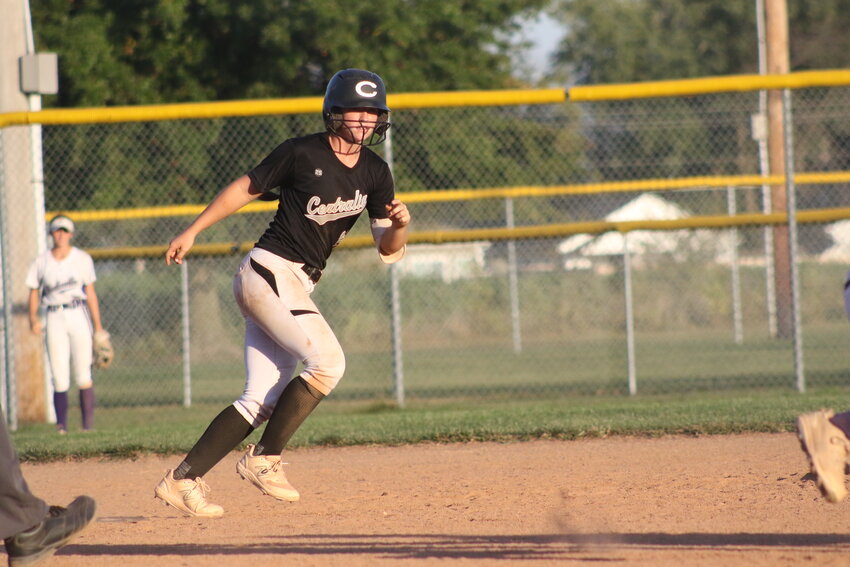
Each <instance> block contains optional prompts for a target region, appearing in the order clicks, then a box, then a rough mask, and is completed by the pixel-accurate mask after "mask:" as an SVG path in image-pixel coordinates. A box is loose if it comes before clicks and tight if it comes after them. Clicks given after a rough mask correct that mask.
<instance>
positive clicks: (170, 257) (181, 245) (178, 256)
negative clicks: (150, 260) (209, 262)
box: [165, 232, 195, 266]
mask: <svg viewBox="0 0 850 567" xmlns="http://www.w3.org/2000/svg"><path fill="white" fill-rule="evenodd" d="M194 244H195V237H194V236H193V235H192V234H191V233H187V232H184V233H182V234H180V235H179V236H178V237H177V238H175V239H174V240H172V241H171V242H170V243H169V245H168V250H167V251H166V252H165V265H166V266H170V265H171V262H174V263H175V264H182V263H183V257H184V256H186V254H187V253H188V252H189V249H190V248H192V246H193V245H194Z"/></svg>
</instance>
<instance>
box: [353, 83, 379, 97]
mask: <svg viewBox="0 0 850 567" xmlns="http://www.w3.org/2000/svg"><path fill="white" fill-rule="evenodd" d="M354 91H355V92H356V93H357V94H359V95H360V96H362V97H366V98H374V97H376V96H378V85H376V84H375V83H373V82H372V81H360V82H359V83H357V84H356V85H355V86H354Z"/></svg>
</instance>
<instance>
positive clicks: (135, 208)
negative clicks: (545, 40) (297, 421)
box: [0, 86, 850, 406]
mask: <svg viewBox="0 0 850 567" xmlns="http://www.w3.org/2000/svg"><path fill="white" fill-rule="evenodd" d="M792 98H793V121H792V126H793V141H794V146H793V165H794V169H795V172H796V174H797V184H796V187H795V191H796V193H795V197H796V205H797V207H798V209H799V210H800V211H815V210H817V211H820V212H823V211H824V210H826V211H827V212H829V214H825V215H821V216H819V217H817V216H816V217H813V219H806V218H804V216H803V215H802V213H801V216H800V225H799V234H798V236H799V238H798V241H797V243H796V246H797V248H796V250H797V255H796V256H795V260H796V264H795V267H798V268H799V301H798V302H797V304H796V307H798V308H799V312H800V317H801V322H802V325H801V327H800V329H797V330H798V331H802V335H801V336H802V343H801V344H802V350H801V351H800V352H795V340H794V339H795V337H793V336H790V335H788V334H787V333H783V332H782V329H781V325H780V329H779V330H777V328H776V326H777V323H776V317H777V311H778V312H779V313H780V316H781V312H782V309H783V305H782V302H783V301H785V300H786V299H785V298H784V296H783V289H784V286H783V285H782V282H779V284H777V279H779V278H787V277H788V274H787V273H785V272H783V271H782V270H779V272H778V276H775V275H774V272H775V271H776V270H775V262H774V258H773V248H772V247H773V246H774V245H775V244H774V238H773V237H774V234H775V231H776V227H777V226H779V227H780V229H781V228H782V227H787V224H781V223H780V224H777V221H776V220H775V219H770V218H768V217H761V216H759V214H760V213H763V212H764V211H765V210H770V207H771V203H770V198H771V187H770V186H769V185H761V184H760V183H759V182H758V179H761V178H760V177H759V176H760V175H762V174H765V175H766V172H765V170H764V164H765V163H766V157H767V156H765V152H766V145H765V144H764V142H763V140H762V139H759V137H758V136H755V137H754V135H753V134H754V132H755V133H757V130H758V129H756V130H754V129H753V125H754V124H758V123H759V122H758V120H754V118H753V117H754V116H759V115H762V114H763V112H764V98H763V93H761V92H759V91H752V92H724V93H714V94H707V95H700V96H686V97H664V98H646V99H635V100H619V101H603V102H587V103H575V102H573V103H567V102H560V103H533V104H532V103H527V102H524V101H522V100H518V101H517V103H516V104H497V105H492V106H487V105H482V104H475V105H470V106H452V105H447V106H439V105H436V104H431V105H427V106H422V107H419V108H417V107H416V106H415V103H414V102H411V103H409V104H406V105H402V106H401V107H399V105H396V106H394V111H393V115H392V121H393V127H392V129H391V130H390V131H391V133H392V137H391V144H390V145H389V146H384V147H381V148H379V149H378V151H379V152H385V157H386V158H387V159H388V161H390V162H391V165H392V168H393V171H394V175H395V179H396V185H397V189H398V193H399V194H400V196H401V197H402V198H403V199H406V200H407V201H408V204H409V206H410V208H411V210H412V213H413V216H414V224H413V227H412V230H413V239H412V240H413V243H412V244H411V245H410V246H409V249H408V253H407V256H406V258H405V259H404V260H403V261H402V262H401V263H399V264H397V265H395V266H394V267H392V268H390V267H387V266H384V265H383V264H381V263H380V262H379V261H378V259H377V257H376V253H375V251H374V248H373V247H372V246H371V245H369V244H368V241H369V237H368V228H367V223H366V222H365V221H361V222H360V223H358V227H357V229H356V231H355V233H354V234H352V235H351V236H349V238H348V241H347V242H346V243H343V246H341V247H340V248H339V249H338V250H337V251H336V252H334V255H333V257H332V258H331V260H330V262H329V266H328V269H327V270H326V272H325V274H324V276H323V277H322V281H321V283H320V284H319V285H318V287H317V289H316V291H315V293H314V299H315V301H316V303H317V304H318V305H319V307H320V308H321V309H322V312H323V314H324V315H325V317H326V318H327V319H328V321H329V322H330V324H331V325H332V327H333V328H334V329H335V330H336V332H337V334H338V337H339V339H340V342H341V344H342V345H343V348H344V350H345V351H346V355H347V361H348V364H347V374H346V377H345V378H344V379H343V380H342V382H341V383H340V386H339V387H338V388H337V390H336V391H335V392H334V396H333V398H334V399H376V400H383V399H389V400H392V399H399V400H401V399H422V398H449V397H461V396H464V397H465V396H473V397H478V398H484V397H490V398H493V397H499V396H502V397H514V398H515V397H517V396H520V395H521V396H552V395H561V394H570V393H580V394H593V393H614V394H616V393H624V394H627V393H660V392H683V391H694V390H702V389H705V390H718V389H737V388H767V387H770V388H787V389H794V388H795V387H799V384H798V382H797V379H796V376H795V362H797V363H798V364H799V363H800V361H802V360H804V361H805V367H804V368H805V376H806V384H807V385H808V386H810V387H814V386H824V385H839V384H844V382H845V380H846V375H847V372H848V370H850V356H848V354H850V326H849V325H848V322H847V320H846V317H845V314H844V310H843V307H842V286H843V283H844V274H845V272H846V270H847V268H848V264H850V227H849V226H848V225H850V221H841V220H840V219H843V218H850V209H847V207H850V190H848V188H847V182H848V180H850V173H848V170H850V112H848V109H850V88H847V87H842V86H834V87H828V88H827V87H818V88H804V89H798V90H795V91H793V95H792ZM390 105H391V107H393V100H392V98H391V99H390ZM317 108H318V107H317ZM172 111H173V109H172ZM23 129H26V127H23V126H12V127H8V128H6V129H5V130H7V131H9V130H23ZM318 129H321V119H320V116H319V113H318V111H315V112H309V113H305V114H284V115H268V116H223V117H220V118H198V119H191V120H189V119H183V120H154V119H151V120H147V121H130V122H120V121H107V122H99V123H82V124H81V123H74V124H48V125H44V126H43V176H44V177H43V186H44V208H45V209H46V210H47V211H49V212H58V211H62V212H65V213H67V214H69V215H70V216H71V217H72V218H74V220H75V221H76V222H77V226H78V233H77V235H76V236H75V241H74V243H75V245H77V246H79V247H81V248H84V249H86V250H88V251H90V252H91V253H92V254H93V255H94V256H95V258H96V269H97V275H98V280H97V284H96V287H97V290H98V296H99V298H100V304H101V310H102V313H103V319H104V324H105V326H106V327H107V329H108V330H109V331H110V332H111V334H112V337H113V342H114V345H115V348H116V351H117V358H116V361H115V363H114V364H113V366H112V367H111V368H110V369H109V370H107V371H102V372H98V373H97V374H96V377H95V380H96V385H97V390H98V399H99V403H100V404H102V405H109V406H122V405H151V404H175V403H190V402H226V401H229V400H231V399H233V398H235V397H236V396H238V395H239V393H240V391H241V387H242V383H243V368H242V333H243V324H242V320H241V316H240V315H239V312H238V309H237V308H236V306H235V303H234V301H233V298H232V291H231V278H232V275H233V272H234V270H235V268H236V266H237V264H238V263H239V261H240V258H241V256H242V255H243V254H244V252H245V249H246V243H247V245H250V243H252V242H253V241H255V240H256V239H257V238H258V236H259V235H260V234H261V233H262V231H263V230H264V229H265V228H266V226H267V225H268V222H269V221H270V219H271V216H272V214H273V213H272V210H273V208H274V207H275V206H276V203H264V204H257V205H256V206H252V207H249V208H248V209H247V212H243V213H240V214H236V215H233V216H232V217H230V218H228V219H226V220H225V221H222V222H221V223H219V224H218V225H215V226H213V227H212V228H210V229H208V230H207V231H206V232H204V233H203V235H202V237H201V242H199V243H198V245H197V248H196V249H195V250H194V251H193V253H192V254H190V256H189V259H188V261H187V262H186V264H185V265H184V266H183V267H175V266H171V267H166V266H165V263H164V258H163V252H164V250H165V246H166V244H167V242H168V241H169V240H170V239H171V238H172V237H173V236H174V235H176V234H178V233H179V232H180V231H181V230H182V229H183V228H184V227H185V226H186V225H187V224H188V223H189V222H190V220H191V219H192V218H193V217H194V215H196V214H197V213H198V212H199V211H200V209H201V208H202V205H203V204H205V203H207V202H208V201H209V200H210V199H212V197H213V196H214V195H215V194H216V193H217V192H218V191H219V190H220V188H221V187H223V186H224V185H225V184H226V183H228V182H229V181H230V180H232V179H233V178H235V177H237V176H239V175H241V174H242V173H244V172H245V171H247V170H248V169H250V168H251V167H252V166H253V165H255V164H256V163H257V162H258V161H259V160H260V159H262V158H263V157H264V156H265V155H266V154H267V153H268V152H269V151H271V149H272V148H274V147H275V146H276V145H277V144H278V143H280V142H281V141H283V140H284V139H286V138H288V137H291V136H295V135H301V134H305V133H309V132H313V131H316V130H318ZM5 143H6V142H4V144H5ZM4 163H5V164H6V165H5V168H4V171H3V175H4V176H5V177H6V178H12V177H14V178H16V179H20V178H21V177H23V178H26V179H31V177H29V176H28V175H27V174H23V175H19V174H14V175H13V173H12V172H11V169H14V168H17V167H20V168H29V167H30V166H31V164H29V163H18V164H14V165H10V164H9V162H8V161H6V162H4ZM806 175H808V177H806ZM754 179H755V180H756V181H753V180H754ZM807 179H808V181H806V180H807ZM29 190H30V188H29V187H28V186H26V185H24V186H16V187H14V188H12V189H11V191H22V192H26V191H29ZM7 202H8V199H7ZM7 204H8V203H7ZM2 213H3V215H5V216H4V217H2V218H4V219H7V218H9V217H10V215H31V214H33V213H32V211H31V210H25V211H22V210H13V209H9V208H8V206H7V208H6V209H5V210H4V211H2ZM748 215H749V216H748ZM753 215H755V216H753ZM677 219H679V220H677ZM689 219H690V220H689ZM701 219H702V220H704V221H705V222H702V221H701ZM718 219H719V220H718ZM724 219H725V220H726V221H728V220H730V219H732V220H735V219H737V222H733V223H728V222H724ZM741 219H744V220H741ZM748 219H749V220H748ZM824 219H826V220H824ZM641 220H648V221H659V220H660V221H663V222H660V223H657V224H656V225H646V226H643V225H630V226H629V225H628V222H629V221H641ZM809 220H813V221H814V222H808V221H809ZM827 220H828V222H827ZM676 222H679V223H680V224H679V225H676V224H675V223H676ZM618 223H620V224H618ZM621 223H626V224H621ZM665 223H666V224H665ZM689 223H690V224H689ZM511 227H517V228H516V229H515V230H514V231H513V232H511V231H510V230H509V229H510V228H511ZM638 228H640V230H637V229H638ZM652 228H655V229H656V230H652ZM612 229H614V230H612ZM617 229H619V230H617ZM475 231H478V232H475ZM362 242H366V243H367V244H365V245H363V246H346V245H345V244H347V243H348V244H350V243H354V244H358V243H362ZM3 243H4V246H3V248H2V249H0V252H2V254H3V268H4V275H5V278H4V281H5V286H6V287H5V289H6V294H5V297H6V301H5V304H6V310H5V311H6V317H5V318H4V322H5V323H4V329H5V333H4V335H5V338H6V342H7V345H6V351H5V354H6V357H5V358H6V359H8V358H10V356H11V353H13V352H14V348H15V344H16V342H15V337H14V336H13V334H14V333H12V332H10V331H11V330H12V326H11V325H10V323H9V322H10V321H11V320H12V319H13V318H14V316H15V314H20V313H21V312H22V310H25V307H24V306H22V305H20V304H14V305H12V304H11V303H12V302H11V301H10V300H9V297H10V295H11V294H10V292H9V290H12V289H13V286H19V285H22V282H23V278H24V274H25V272H24V271H23V270H25V268H26V266H27V265H28V263H29V261H30V260H31V258H29V257H22V256H21V253H20V252H19V251H18V250H19V247H18V246H17V243H16V242H15V240H14V239H13V238H12V237H11V236H10V235H9V234H8V231H6V232H4V239H3ZM204 244H221V246H219V247H210V248H207V249H206V250H205V249H204V248H203V245H204ZM205 252H209V253H205ZM777 288H778V292H777ZM777 305H779V309H777ZM784 307H786V308H787V306H784ZM796 346H800V343H796ZM795 359H797V360H795ZM7 367H8V365H7ZM18 371H20V369H19V370H18ZM7 379H8V380H13V376H7Z"/></svg>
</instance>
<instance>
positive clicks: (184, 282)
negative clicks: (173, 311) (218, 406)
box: [180, 260, 192, 408]
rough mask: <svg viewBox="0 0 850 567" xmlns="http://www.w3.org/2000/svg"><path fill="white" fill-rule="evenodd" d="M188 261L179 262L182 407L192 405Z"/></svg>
mask: <svg viewBox="0 0 850 567" xmlns="http://www.w3.org/2000/svg"><path fill="white" fill-rule="evenodd" d="M189 299H190V298H189V262H187V261H186V260H183V263H182V264H180V303H181V308H182V309H181V311H182V317H181V319H182V321H183V325H182V331H183V407H187V408H188V407H189V406H191V405H192V333H191V327H190V325H189V315H190V312H189Z"/></svg>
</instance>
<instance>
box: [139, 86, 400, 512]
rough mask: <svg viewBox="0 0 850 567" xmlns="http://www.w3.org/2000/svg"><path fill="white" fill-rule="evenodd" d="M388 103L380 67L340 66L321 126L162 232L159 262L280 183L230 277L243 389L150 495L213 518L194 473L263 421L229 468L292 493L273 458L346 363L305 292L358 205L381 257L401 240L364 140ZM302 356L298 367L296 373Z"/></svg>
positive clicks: (369, 141)
mask: <svg viewBox="0 0 850 567" xmlns="http://www.w3.org/2000/svg"><path fill="white" fill-rule="evenodd" d="M389 112H390V110H389V108H388V107H387V102H386V90H385V87H384V83H383V81H382V80H381V78H380V77H379V76H378V75H376V74H375V73H372V72H369V71H365V70H361V69H346V70H343V71H339V72H338V73H336V74H335V75H334V76H333V77H332V78H331V80H330V81H329V83H328V86H327V90H326V92H325V97H324V104H323V109H322V114H323V117H324V122H325V131H324V132H320V133H315V134H312V135H308V136H304V137H300V138H292V139H289V140H287V141H285V142H283V143H282V144H280V145H279V146H278V147H277V148H275V149H274V150H273V151H272V152H271V153H270V154H269V155H268V156H267V157H266V158H265V159H264V160H263V161H262V162H261V163H260V164H259V165H257V166H256V167H255V168H254V169H252V170H251V171H249V172H248V173H247V174H246V175H244V176H242V177H240V178H238V179H236V180H235V181H233V182H232V183H231V184H230V185H228V186H227V187H225V188H224V189H223V190H222V191H221V192H220V193H219V194H218V195H217V196H216V197H215V198H214V199H213V201H212V202H211V203H210V204H209V206H208V207H207V208H206V209H205V210H204V211H203V212H202V213H201V214H200V215H199V216H198V217H197V218H196V219H195V220H194V221H193V222H192V224H191V225H189V227H188V228H187V229H186V230H185V231H183V232H182V233H181V234H180V235H179V236H177V237H176V238H174V239H173V240H172V241H171V243H170V245H169V247H168V251H167V252H166V255H165V262H166V264H170V263H171V262H175V263H177V264H180V263H182V262H183V258H184V257H185V255H186V253H187V252H188V251H189V250H190V249H191V248H192V245H193V244H194V241H195V238H196V236H197V235H198V234H199V233H200V232H201V231H203V230H204V229H206V228H208V227H209V226H211V225H213V224H214V223H216V222H218V221H220V220H221V219H223V218H225V217H227V216H228V215H230V214H232V213H233V212H235V211H237V210H238V209H240V208H241V207H243V206H244V205H246V204H247V203H250V202H251V201H253V200H255V199H257V198H259V197H260V196H261V195H263V194H268V193H269V192H271V191H272V190H273V189H275V188H279V189H280V204H279V205H278V209H277V213H276V214H275V216H274V219H273V220H272V221H271V223H270V224H269V226H268V228H267V229H266V231H265V232H264V233H263V235H262V236H261V237H260V239H259V241H258V242H257V243H256V245H255V247H254V248H253V250H251V252H250V253H248V255H247V256H246V257H245V258H244V259H243V260H242V263H241V264H240V265H239V268H238V269H237V271H236V275H235V277H234V281H233V291H234V295H235V296H236V302H237V304H238V305H239V308H240V310H241V311H242V314H243V316H244V317H245V370H246V378H245V389H244V391H243V393H242V396H241V397H240V398H239V399H238V400H236V401H235V402H234V403H233V404H232V405H231V406H228V407H227V408H226V409H224V410H223V411H222V412H221V413H220V414H219V415H218V416H217V417H216V418H215V419H213V421H212V422H211V423H210V425H209V427H208V428H207V430H206V432H205V433H204V434H203V435H202V436H201V438H200V439H199V440H198V442H197V443H196V444H195V446H194V447H193V448H192V449H191V450H190V451H189V453H188V454H187V455H186V457H185V459H184V460H183V461H182V462H181V463H180V464H179V465H178V466H177V468H175V469H173V470H169V471H167V473H166V475H165V477H164V478H163V479H162V481H161V482H160V483H159V484H158V485H157V486H156V489H155V491H154V493H155V495H156V497H157V498H159V499H161V500H163V501H164V502H165V503H166V504H169V505H171V506H173V507H175V508H177V509H178V510H180V511H182V512H184V513H186V514H188V515H191V516H199V517H209V518H217V517H220V516H221V515H222V514H223V513H224V510H223V509H222V507H221V506H219V505H217V504H213V503H211V502H209V501H207V496H208V494H209V487H208V485H207V484H206V483H205V482H204V481H203V480H202V477H203V476H204V474H206V473H207V472H208V471H209V470H210V469H212V467H213V466H215V465H216V464H217V463H218V462H219V461H220V460H221V459H222V458H224V457H225V456H226V455H227V454H228V453H229V452H230V451H232V450H233V449H234V448H235V447H236V446H238V445H239V443H241V442H242V441H243V440H244V439H245V438H246V437H247V436H248V435H249V434H250V433H251V432H252V431H254V429H255V428H257V427H259V426H260V425H261V424H262V423H263V422H266V421H268V423H267V424H266V428H265V431H264V432H263V435H262V437H261V438H260V440H259V441H258V443H257V444H256V445H248V448H247V451H246V452H245V454H244V455H243V457H242V458H241V460H240V461H239V462H238V464H237V467H236V469H237V472H238V473H239V474H240V475H241V476H242V477H243V478H244V479H246V480H248V481H250V482H251V483H252V484H254V485H255V486H256V487H257V488H259V489H260V490H261V491H262V492H263V493H265V494H268V495H270V496H273V497H274V498H277V499H279V500H286V501H290V502H294V501H296V500H298V498H299V494H298V491H297V490H296V489H295V488H294V487H293V486H292V485H291V484H290V483H289V482H288V481H287V479H286V476H285V475H284V472H283V470H282V469H281V454H282V452H283V450H284V448H285V447H286V444H287V443H288V442H289V439H290V438H291V437H292V435H293V434H294V433H295V431H296V430H297V429H298V428H299V427H300V426H301V424H302V423H303V422H304V420H305V419H306V418H307V416H308V415H309V414H310V413H311V412H312V411H313V410H314V409H315V408H316V406H317V405H318V404H319V402H320V401H321V400H322V398H324V397H325V396H327V395H328V394H330V393H331V391H332V390H333V389H334V387H335V386H336V385H337V383H338V382H339V380H340V378H342V375H343V371H344V370H345V357H344V355H343V352H342V348H341V347H340V345H339V343H338V342H337V339H336V337H335V336H334V333H333V331H332V330H331V328H330V327H329V326H328V323H327V322H326V321H325V319H324V317H323V316H322V314H321V313H320V312H319V310H318V308H317V307H316V305H315V304H314V303H313V301H312V299H311V298H310V294H311V292H312V291H313V289H314V288H315V286H316V284H317V283H318V281H319V278H320V277H321V275H322V270H323V269H324V268H325V262H326V261H327V259H328V257H329V256H330V254H331V252H332V250H333V248H334V247H335V246H336V245H337V244H339V242H340V241H341V240H342V239H343V238H345V235H346V234H347V233H348V232H349V230H350V229H351V227H352V226H353V225H354V223H355V221H356V220H357V218H358V217H359V216H360V214H361V213H362V212H363V211H364V210H365V211H366V212H367V213H368V215H369V218H370V221H371V229H372V235H373V237H374V239H375V243H376V245H377V249H378V253H379V256H380V258H381V260H383V262H385V263H392V262H395V261H397V260H399V259H400V258H401V257H402V256H403V255H404V250H405V245H406V243H407V227H408V224H409V223H410V213H409V212H408V210H407V206H405V204H404V203H402V202H401V201H400V200H398V199H396V198H395V189H394V183H393V179H392V175H391V174H390V170H389V167H388V166H387V164H386V163H385V162H384V161H383V160H382V159H381V158H380V157H379V156H378V155H377V154H375V153H374V152H373V151H372V150H370V149H369V148H368V147H367V146H370V145H374V144H378V143H381V142H382V141H383V140H384V137H385V135H386V132H387V129H388V128H389V127H390V123H389V121H388V118H389ZM299 362H302V363H303V365H304V366H303V371H302V372H301V373H300V374H299V375H298V376H295V377H294V378H293V374H294V371H295V368H296V365H297V364H298V363H299Z"/></svg>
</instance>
